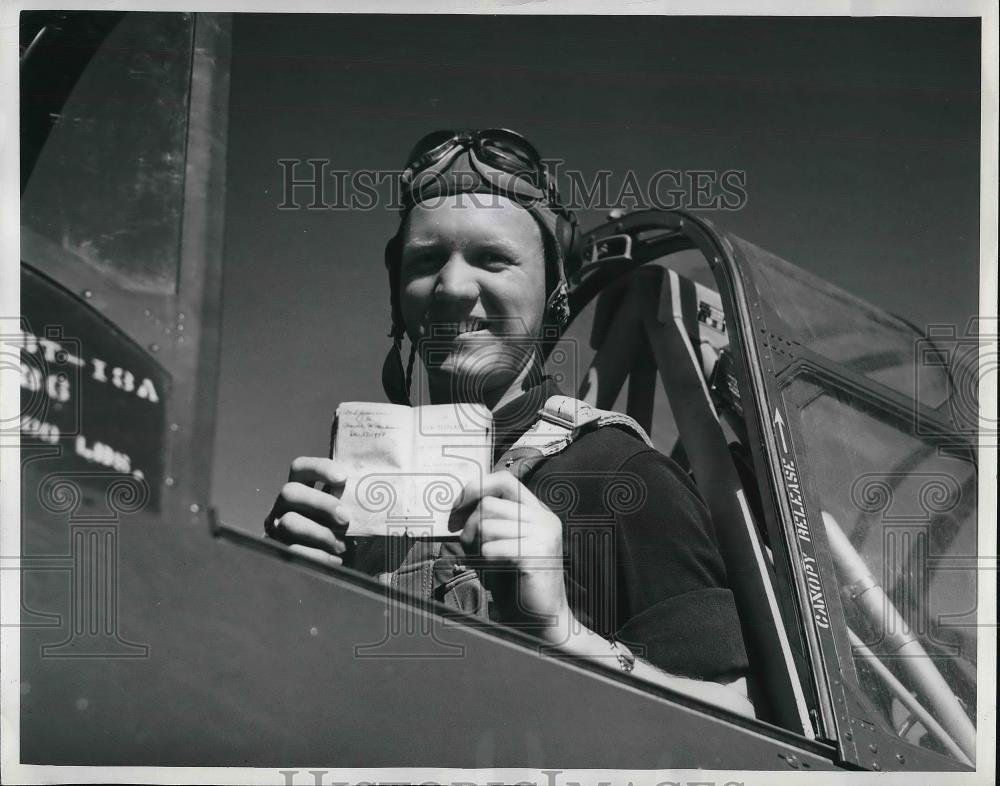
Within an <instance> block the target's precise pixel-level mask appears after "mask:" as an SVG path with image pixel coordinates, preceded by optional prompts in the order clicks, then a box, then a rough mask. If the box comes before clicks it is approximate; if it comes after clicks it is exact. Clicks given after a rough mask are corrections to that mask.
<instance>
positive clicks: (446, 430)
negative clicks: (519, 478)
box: [330, 401, 493, 538]
mask: <svg viewBox="0 0 1000 786" xmlns="http://www.w3.org/2000/svg"><path fill="white" fill-rule="evenodd" d="M330 454H331V458H333V459H334V461H336V462H337V463H338V464H341V465H342V466H343V467H344V469H345V471H346V472H347V484H346V486H345V488H344V492H343V494H342V497H341V500H342V501H343V503H344V504H345V505H346V506H347V507H348V508H350V510H351V523H350V525H349V526H348V528H347V534H348V535H350V536H353V537H365V536H373V535H403V534H407V535H410V536H411V537H429V538H451V537H456V536H457V535H458V533H456V532H449V531H448V519H449V516H450V514H451V511H452V508H453V507H454V505H455V503H456V502H457V500H458V498H459V496H460V495H461V492H462V488H463V487H464V486H465V484H466V483H468V482H469V481H477V482H482V479H483V478H484V477H485V476H486V475H487V474H488V473H489V472H491V471H492V467H493V415H492V413H491V412H490V410H489V409H488V408H487V407H485V406H483V405H482V404H431V405H427V406H421V407H407V406H401V405H398V404H379V403H368V402H359V401H349V402H345V403H343V404H341V405H340V406H339V407H337V414H336V417H335V418H334V421H333V435H332V445H331V450H330Z"/></svg>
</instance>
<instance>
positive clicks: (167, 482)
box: [163, 477, 174, 486]
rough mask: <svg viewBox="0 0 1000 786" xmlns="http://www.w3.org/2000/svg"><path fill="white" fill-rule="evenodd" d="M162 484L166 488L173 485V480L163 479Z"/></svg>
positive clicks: (169, 478)
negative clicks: (164, 484)
mask: <svg viewBox="0 0 1000 786" xmlns="http://www.w3.org/2000/svg"><path fill="white" fill-rule="evenodd" d="M163 482H164V483H166V484H167V485H168V486H172V485H174V479H173V478H171V477H167V478H164V479H163Z"/></svg>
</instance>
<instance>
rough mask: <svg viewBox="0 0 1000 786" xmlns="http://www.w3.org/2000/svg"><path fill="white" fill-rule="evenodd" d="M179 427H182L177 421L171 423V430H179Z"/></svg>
mask: <svg viewBox="0 0 1000 786" xmlns="http://www.w3.org/2000/svg"><path fill="white" fill-rule="evenodd" d="M179 428H180V426H178V425H177V424H176V423H171V424H170V430H171V431H177V429H179Z"/></svg>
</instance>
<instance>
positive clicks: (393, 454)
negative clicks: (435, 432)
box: [333, 401, 413, 536]
mask: <svg viewBox="0 0 1000 786" xmlns="http://www.w3.org/2000/svg"><path fill="white" fill-rule="evenodd" d="M412 437H413V415H412V412H411V409H410V407H405V406H400V405H398V404H378V403H368V402H363V401H348V402H344V403H343V404H341V405H340V406H339V407H337V419H336V432H335V436H334V441H333V459H334V461H336V462H337V463H338V464H340V465H341V466H342V467H343V468H344V470H345V472H346V473H347V484H346V485H345V487H344V491H343V493H342V495H341V501H342V502H343V503H344V505H345V506H346V507H347V508H348V509H349V510H350V511H351V523H350V525H349V527H348V529H347V532H348V534H349V535H358V536H363V535H376V534H377V535H384V534H386V522H387V520H388V519H390V518H392V517H395V516H399V515H400V512H401V511H402V510H403V508H404V506H405V505H406V501H407V500H409V499H411V498H412V497H413V488H412V486H413V484H412V481H411V480H410V478H409V468H410V463H411V458H410V457H411V456H412V455H413V449H412V446H411V444H410V440H411V439H412Z"/></svg>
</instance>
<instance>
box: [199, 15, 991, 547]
mask: <svg viewBox="0 0 1000 786" xmlns="http://www.w3.org/2000/svg"><path fill="white" fill-rule="evenodd" d="M979 56H980V53H979V25H978V20H960V19H958V20H947V19H791V18H785V19H773V18H772V19H766V18H755V19H750V18H744V19H741V18H711V19H705V18H702V19H699V18H694V17H683V18H677V17H583V18H569V19H567V18H553V17H531V16H517V17H495V16H477V17H442V16H437V17H430V16H402V17H400V16H360V15H359V16H341V15H329V16H307V15H288V16H276V15H235V23H234V32H233V62H232V84H231V102H232V109H231V115H230V126H229V134H230V135H229V150H228V155H229V165H228V188H227V211H226V239H225V271H224V310H223V336H222V359H221V377H220V392H219V396H220V399H219V409H218V418H217V432H216V435H215V439H216V452H215V455H216V460H215V468H214V475H213V504H214V505H215V506H216V507H217V508H218V510H219V513H220V515H221V517H222V518H223V520H225V521H227V522H230V523H232V524H236V525H238V526H241V527H245V528H246V529H249V530H252V531H260V530H261V527H262V521H263V517H264V515H265V514H266V512H267V510H268V509H269V508H270V505H271V502H272V501H273V499H274V496H275V494H276V493H277V491H278V490H279V488H280V486H281V484H282V483H283V482H284V480H285V477H286V475H287V468H288V464H289V462H290V461H291V460H292V458H294V457H295V456H298V455H326V452H327V449H328V440H329V424H330V420H331V418H332V416H333V412H334V410H335V409H336V406H337V404H338V403H339V402H341V401H346V400H371V401H379V400H384V394H383V392H382V388H381V383H380V373H381V365H382V360H383V358H384V356H385V351H386V349H387V348H388V346H389V340H388V339H387V338H386V333H387V330H388V327H389V301H388V291H387V286H386V276H385V270H384V267H383V262H382V253H383V246H384V244H385V241H386V240H387V239H388V237H389V236H391V235H392V233H393V232H394V231H395V229H396V225H397V220H398V219H397V216H396V213H395V212H394V211H392V210H389V209H386V208H384V207H377V208H375V209H372V210H367V211H365V210H329V209H318V210H308V209H305V208H304V207H303V208H302V209H298V210H282V209H279V207H278V206H279V205H280V204H281V202H282V182H283V174H282V168H281V167H280V166H279V164H278V160H279V159H307V158H321V159H328V160H329V161H330V162H331V163H330V166H331V167H332V168H334V169H345V170H355V169H376V170H378V169H383V170H398V169H399V168H400V167H401V166H402V164H403V163H404V161H403V159H404V158H405V156H406V153H407V151H408V150H409V149H410V147H411V146H412V144H413V143H414V142H415V141H416V140H417V139H418V138H419V137H420V136H422V135H423V134H424V133H426V132H428V131H430V130H433V129H437V128H469V127H473V128H474V127H496V126H501V127H509V128H513V129H516V130H518V131H520V132H521V133H523V134H525V135H526V136H527V137H528V138H529V139H531V140H532V142H533V143H534V144H535V145H536V146H537V147H538V148H539V150H540V151H541V153H542V154H543V155H544V156H545V157H547V158H560V159H563V160H564V161H565V162H566V164H565V167H567V168H572V169H578V170H580V171H581V172H582V173H583V174H584V176H585V177H588V179H589V177H593V176H594V175H596V173H597V171H598V170H610V171H611V172H612V176H611V178H610V182H611V184H612V185H613V186H618V187H620V185H621V184H622V183H623V180H624V177H625V173H626V172H627V171H629V170H631V171H634V172H635V173H636V175H637V176H638V179H639V181H640V182H645V181H646V180H648V178H649V177H650V176H651V175H652V174H653V173H655V172H656V171H658V170H661V169H673V170H682V171H692V170H701V169H704V170H726V169H736V170H742V171H745V172H746V186H745V188H746V193H747V201H746V204H745V206H743V207H742V208H741V209H740V210H737V211H711V210H709V211H697V212H699V214H700V215H703V216H705V217H707V218H710V219H712V220H713V221H715V222H716V223H717V224H718V225H719V227H720V228H722V229H725V230H727V231H729V232H732V233H733V234H736V235H738V236H740V237H743V238H745V239H747V240H749V241H751V242H753V243H755V244H756V245H758V246H761V247H763V248H765V249H767V250H769V251H772V252H773V253H776V254H778V255H779V256H781V257H783V258H785V259H787V260H788V261H790V262H793V263H794V264H796V265H799V266H800V267H802V268H805V269H807V270H810V271H812V272H815V273H817V274H818V275H820V276H822V277H823V278H825V279H827V280H829V281H831V282H832V283H834V284H836V285H838V286H841V287H843V288H844V289H847V290H849V291H850V292H852V293H854V294H856V295H859V296H861V297H863V298H865V299H867V300H869V301H871V302H873V303H874V304H876V305H878V306H880V307H882V308H885V309H887V310H889V311H892V312H894V313H897V314H899V315H901V316H903V317H906V318H908V319H910V320H911V321H913V322H914V323H916V324H917V325H918V326H921V327H923V326H925V325H928V324H934V323H942V322H950V323H955V324H957V325H959V329H960V330H961V329H962V327H964V325H965V323H966V322H967V320H968V318H969V317H970V316H971V315H972V314H974V313H975V310H976V307H977V304H978V283H979V272H978V258H979V249H978V237H979V229H978V211H979V123H980V118H979V107H980V96H979V88H978V85H979ZM615 191H617V188H613V189H612V192H613V193H614V192H615ZM333 196H334V192H333V190H332V188H331V190H330V191H329V192H328V197H329V200H330V201H333ZM300 201H303V202H304V201H305V200H304V199H302V198H301V197H300ZM579 215H580V219H581V223H582V225H583V226H584V227H585V228H590V227H593V226H595V225H596V224H598V223H600V222H601V221H603V220H604V218H605V212H604V211H598V210H584V211H581V212H580V214H579ZM588 325H589V320H588V319H587V318H583V319H581V320H580V321H579V323H578V324H577V325H575V326H574V329H573V330H572V331H571V333H570V337H571V338H576V339H579V340H580V341H581V342H585V341H586V339H587V336H588V335H589V332H588ZM577 346H579V347H581V351H580V353H579V356H578V362H579V363H581V364H585V363H586V362H587V360H588V358H587V357H586V356H585V349H583V347H584V344H580V343H578V344H577ZM654 437H656V434H655V433H654ZM661 447H663V446H661ZM666 447H669V445H667V446H666Z"/></svg>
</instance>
